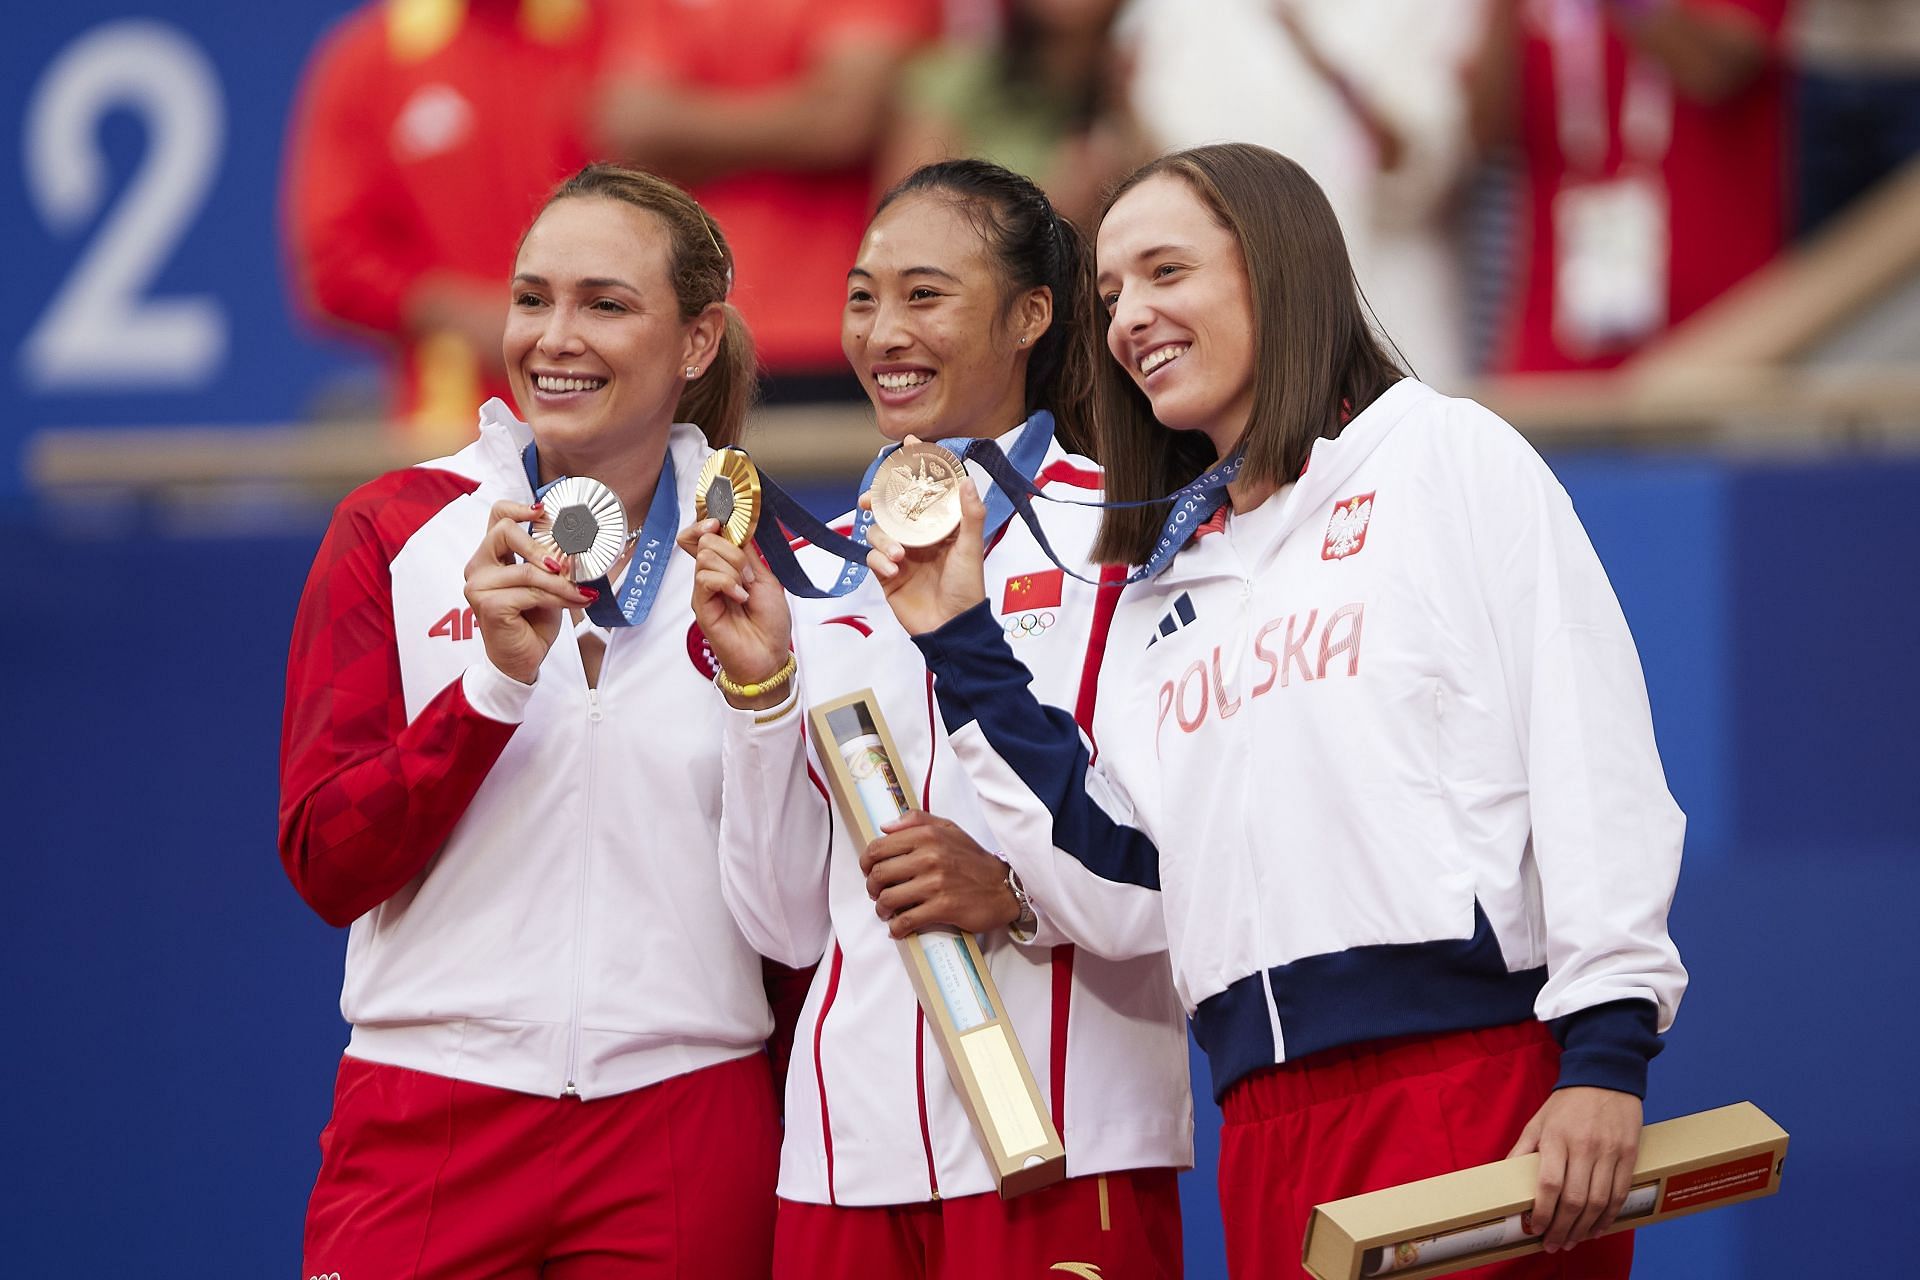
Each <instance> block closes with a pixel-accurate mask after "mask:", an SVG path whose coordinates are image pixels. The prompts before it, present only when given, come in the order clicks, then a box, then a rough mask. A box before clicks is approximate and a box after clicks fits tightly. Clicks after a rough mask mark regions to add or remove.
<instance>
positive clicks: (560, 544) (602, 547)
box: [530, 476, 627, 582]
mask: <svg viewBox="0 0 1920 1280" xmlns="http://www.w3.org/2000/svg"><path fill="white" fill-rule="evenodd" d="M540 511H541V514H540V518H539V519H538V520H535V521H534V522H533V525H532V527H531V529H530V532H531V533H532V534H533V541H534V544H535V545H536V546H538V547H539V548H540V549H541V550H542V551H544V552H547V553H548V554H550V555H552V554H558V553H559V552H562V551H564V552H566V553H567V554H568V555H569V556H571V557H573V563H572V577H573V580H574V581H575V582H592V581H594V580H595V579H596V578H604V577H606V576H607V573H608V572H609V571H610V570H611V569H612V568H613V566H614V563H615V562H616V561H618V560H619V559H620V553H621V552H622V551H624V550H626V546H627V509H626V508H625V507H623V506H621V505H620V498H619V495H617V494H615V493H614V491H613V490H611V489H609V488H607V486H605V485H604V484H601V483H600V482H599V481H598V480H594V479H590V478H589V477H587V476H568V477H566V478H565V479H564V480H560V481H558V482H556V483H555V484H554V485H553V486H552V487H551V488H549V489H548V490H547V491H546V493H545V495H544V496H542V498H541V499H540Z"/></svg>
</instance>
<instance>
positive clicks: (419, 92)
mask: <svg viewBox="0 0 1920 1280" xmlns="http://www.w3.org/2000/svg"><path fill="white" fill-rule="evenodd" d="M600 21H601V19H600V14H599V10H598V0H381V2H379V3H373V4H368V5H365V6H364V7H362V8H360V9H358V10H356V11H355V12H354V13H352V14H351V15H350V16H348V17H347V18H346V19H345V20H344V21H343V22H342V23H341V24H340V25H339V27H337V28H336V29H335V30H334V31H332V32H331V33H330V34H328V35H327V36H326V37H325V38H324V39H323V40H322V41H321V43H320V45H319V47H318V48H317V49H316V50H315V52H314V54H313V57H312V59H311V60H310V62H309V64H308V66H307V69H306V72H305V76H304V82H303V84H302V85H301V91H300V95H299V101H298V103H297V105H296V107H295V112H294V123H293V135H292V138H291V140H290V142H289V145H288V148H287V157H286V188H285V200H284V203H285V208H284V210H283V214H284V219H285V223H286V228H287V237H288V242H289V246H290V250H291V256H292V260H293V267H294V270H295V274H296V275H297V277H298V281H299V285H300V288H301V291H302V293H303V294H304V296H305V299H306V302H307V304H308V305H309V306H310V307H312V308H313V309H314V310H315V311H317V312H319V313H320V314H322V315H324V316H328V317H331V318H332V319H334V320H337V321H340V322H343V323H345V324H347V325H349V326H351V327H353V328H356V329H359V330H362V331H365V332H368V333H371V334H375V335H377V336H379V337H380V338H382V339H384V340H386V342H387V343H388V345H389V346H390V347H391V348H392V350H393V352H394V357H395V358H394V364H395V393H394V405H393V412H394V413H395V414H396V415H397V416H398V418H399V419H400V420H401V421H403V422H404V423H406V424H408V427H409V429H411V430H413V431H415V432H417V433H420V434H421V435H422V437H423V446H424V445H431V446H435V447H437V446H440V445H444V444H447V443H449V442H452V441H457V440H464V439H465V438H467V437H469V436H471V435H472V433H473V406H474V405H475V404H478V403H480V402H481V401H482V400H485V399H486V398H487V397H489V396H496V395H497V396H501V397H503V398H507V397H509V395H510V393H509V391H508V389H507V383H506V373H505V370H504V368H503V366H502V364H501V355H500V336H501V330H502V326H503V325H504V323H505V317H506V313H507V297H506V293H505V291H504V287H503V285H502V284H501V282H502V281H504V280H505V279H506V278H507V275H508V273H509V272H510V271H511V270H512V267H513V254H514V249H515V247H516V245H517V243H518V241H519V237H520V233H521V231H523V230H524V229H525V228H526V227H527V225H528V224H529V223H530V222H532V221H533V215H534V213H535V212H536V211H537V210H538V209H539V208H540V205H541V202H542V201H543V200H545V199H546V197H547V194H548V193H549V192H550V191H551V189H552V188H553V186H554V185H555V184H556V183H558V182H559V181H560V180H561V179H562V178H564V177H566V176H567V175H568V174H569V173H571V172H573V171H574V170H576V169H578V168H579V167H580V166H581V165H582V164H584V163H586V161H587V159H588V158H589V157H588V156H587V153H586V142H585V139H586V127H587V123H588V116H587V111H588V107H589V101H588V97H587V92H586V91H587V87H588V86H589V85H590V83H591V77H592V72H593V69H594V67H595V65H596V60H597V56H598V34H599V24H600Z"/></svg>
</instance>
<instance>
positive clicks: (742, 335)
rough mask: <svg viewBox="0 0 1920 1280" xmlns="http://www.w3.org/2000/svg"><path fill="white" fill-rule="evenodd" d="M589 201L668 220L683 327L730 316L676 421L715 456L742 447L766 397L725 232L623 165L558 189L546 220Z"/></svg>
mask: <svg viewBox="0 0 1920 1280" xmlns="http://www.w3.org/2000/svg"><path fill="white" fill-rule="evenodd" d="M585 199H602V200H618V201H620V202H621V203H623V204H630V205H632V206H633V207H634V208H636V209H644V210H645V211H646V212H648V213H651V214H653V215H654V216H655V217H656V218H658V219H660V222H661V225H663V226H664V227H666V229H667V239H668V244H669V249H668V261H667V272H668V275H669V277H670V279H671V280H672V282H673V295H674V298H675V299H676V300H677V301H678V302H679V304H680V318H681V319H682V320H692V319H693V318H694V317H695V316H697V315H699V314H700V313H701V312H702V311H705V310H706V309H707V308H708V307H710V306H712V305H713V304H715V303H719V304H720V305H721V306H722V307H723V308H724V309H725V312H726V329H725V331H724V332H723V333H722V334H721V335H720V348H719V350H718V351H717V352H715V353H714V357H713V362H712V363H711V364H710V365H708V366H707V371H706V372H705V373H704V374H702V375H701V376H700V377H698V378H696V379H694V380H693V381H692V382H689V383H688V384H687V389H686V390H685V391H683V392H681V394H680V402H679V403H678V404H677V405H675V406H674V410H673V415H674V418H675V420H676V421H679V422H691V423H694V424H696V425H698V426H699V427H700V429H701V430H702V431H704V432H705V433H706V436H707V441H708V442H709V443H710V444H712V445H713V446H714V447H715V448H721V447H723V446H726V445H730V444H734V443H737V442H738V441H739V439H740V433H741V431H742V429H743V428H744V427H745V425H746V420H747V410H748V409H750V408H752V406H753V400H754V396H755V395H756V394H757V393H758V391H759V377H758V370H757V367H756V366H757V360H756V357H755V355H754V350H753V335H752V334H751V333H749V332H747V322H746V321H745V320H744V319H742V318H741V315H740V312H739V310H738V309H737V308H735V307H734V305H733V304H732V303H730V302H728V301H727V293H728V292H729V290H730V289H731V288H732V285H733V251H732V249H731V248H729V247H728V245H727V237H726V235H725V234H724V233H723V232H722V231H721V230H720V224H719V223H718V222H715V221H714V220H713V218H712V217H710V216H709V215H708V213H707V211H706V210H705V209H702V208H701V207H700V205H699V203H698V202H696V201H695V200H694V198H693V197H692V196H690V195H688V194H687V193H686V192H684V191H682V190H681V189H680V188H679V187H676V186H674V185H673V184H672V183H671V182H668V181H667V180H666V179H664V178H656V177H655V176H654V175H653V174H650V173H647V172H645V171H643V170H640V169H630V168H627V167H626V166H624V165H617V164H590V165H588V166H587V167H586V168H584V169H582V170H581V171H580V172H578V173H576V174H574V175H573V176H572V177H571V178H568V179H567V180H566V181H565V182H563V183H561V184H560V185H559V186H558V187H556V188H554V192H553V194H552V195H550V196H548V197H547V202H546V204H544V205H542V206H540V212H541V213H545V212H546V211H547V209H548V208H549V207H550V206H552V205H554V204H557V203H559V202H560V201H562V200H585ZM538 220H539V219H538V217H536V218H535V221H538Z"/></svg>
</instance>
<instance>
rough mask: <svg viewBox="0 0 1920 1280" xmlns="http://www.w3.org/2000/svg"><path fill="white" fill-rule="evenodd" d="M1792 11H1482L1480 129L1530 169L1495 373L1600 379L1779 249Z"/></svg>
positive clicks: (1599, 3)
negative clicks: (1785, 40)
mask: <svg viewBox="0 0 1920 1280" xmlns="http://www.w3.org/2000/svg"><path fill="white" fill-rule="evenodd" d="M1786 3H1787V0H1492V6H1491V9H1490V14H1489V21H1488V24H1487V35H1486V41H1485V44H1484V47H1483V50H1482V55H1481V58H1480V60H1479V66H1478V70H1477V75H1476V81H1475V87H1476V95H1477V96H1476V103H1475V108H1476V120H1477V122H1478V124H1479V127H1480V130H1481V132H1482V135H1483V137H1484V138H1485V139H1486V140H1487V141H1489V142H1498V141H1500V140H1501V139H1504V138H1506V137H1510V136H1512V135H1513V134H1514V131H1515V130H1516V129H1517V131H1518V143H1519V149H1520V153H1521V156H1522V159H1523V162H1524V165H1525V168H1526V175H1527V177H1526V186H1527V192H1526V197H1525V209H1526V218H1525V226H1526V234H1525V235H1523V236H1522V237H1521V238H1520V240H1519V241H1518V243H1517V245H1516V252H1517V253H1518V254H1519V255H1520V263H1521V265H1520V270H1519V272H1518V281H1517V285H1518V291H1517V296H1516V298H1515V300H1514V304H1513V305H1512V306H1511V307H1510V310H1509V313H1508V321H1507V324H1506V326H1505V330H1506V332H1505V334H1504V336H1503V339H1502V344H1501V345H1502V352H1501V356H1500V358H1499V359H1498V360H1497V363H1498V364H1499V365H1500V366H1501V367H1502V368H1504V369H1507V370H1511V371H1518V372H1531V371H1543V370H1567V369H1604V368H1610V367H1612V366H1613V365H1616V364H1618V363H1619V362H1620V361H1621V360H1623V359H1625V358H1626V357H1627V356H1628V355H1631V354H1632V353H1633V352H1634V351H1636V350H1638V349H1639V348H1640V347H1641V346H1643V345H1645V344H1646V343H1647V342H1648V341H1649V340H1650V339H1652V338H1653V337H1655V336H1657V335H1658V334H1660V333H1661V332H1663V331H1664V330H1665V329H1667V328H1668V327H1669V326H1671V325H1673V324H1677V323H1678V322H1680V321H1682V320H1685V319H1686V318H1687V317H1688V316H1690V315H1692V314H1693V313H1694V312H1695V311H1698V310H1699V309H1700V308H1701V307H1703V306H1705V305H1706V304H1707V303H1708V302H1710V301H1712V300H1713V299H1714V298H1715V297H1716V296H1718V295H1719V294H1720V293H1721V292H1722V291H1723V290H1725V289H1726V288H1727V287H1728V286H1729V285H1731V284H1733V283H1734V282H1736V281H1737V280H1739V279H1740V278H1741V277H1742V276H1744V275H1746V274H1747V273H1748V272H1750V271H1752V270H1753V269H1754V268H1755V267H1758V266H1760V265H1761V264H1762V263H1764V262H1766V261H1767V260H1768V259H1769V258H1771V257H1772V256H1773V255H1774V253H1775V252H1776V251H1777V250H1778V249H1779V247H1780V243H1781V238H1782V222H1783V206H1784V198H1783V192H1784V187H1783V185H1782V175H1783V172H1784V159H1783V154H1782V131H1783V119H1782V113H1783V111H1784V106H1785V104H1784V100H1783V97H1782V91H1781V87H1782V70H1781V66H1780V61H1779V59H1778V58H1777V57H1776V56H1775V51H1776V44H1777V40H1778V36H1779V33H1780V29H1781V24H1782V21H1783V18H1784V15H1785V9H1786Z"/></svg>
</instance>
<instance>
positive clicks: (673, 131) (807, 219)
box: [600, 0, 940, 393]
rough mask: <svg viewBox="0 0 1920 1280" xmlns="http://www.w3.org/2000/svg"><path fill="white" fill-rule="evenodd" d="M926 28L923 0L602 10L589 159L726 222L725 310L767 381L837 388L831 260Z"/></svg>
mask: <svg viewBox="0 0 1920 1280" xmlns="http://www.w3.org/2000/svg"><path fill="white" fill-rule="evenodd" d="M939 18H940V13H939V5H938V0H627V2H626V3H624V4H622V5H621V6H620V7H619V8H618V9H617V10H614V11H612V12H611V13H610V25H609V29H608V36H607V57H608V68H609V80H610V84H609V89H608V91H607V93H606V96H605V98H604V99H603V102H602V110H601V113H600V125H601V127H602V129H603V131H604V133H603V137H604V146H605V149H606V150H608V151H609V152H610V153H611V154H614V155H617V156H618V157H619V158H621V159H622V160H625V161H627V162H629V163H633V164H638V165H641V166H644V167H646V168H648V169H651V170H653V171H655V172H659V173H665V174H669V175H671V176H672V177H674V178H675V179H676V180H678V181H680V182H682V183H683V184H685V185H687V187H688V188H689V189H690V190H691V191H692V192H693V194H694V195H695V196H696V197H697V198H698V199H699V201H700V203H701V204H702V205H704V206H705V207H706V208H707V209H708V210H710V211H711V212H712V214H713V216H714V217H715V218H716V219H717V220H718V221H719V222H720V223H721V225H723V226H725V227H726V228H727V234H728V237H729V239H731V241H732V242H733V248H734V253H735V255H736V259H737V261H738V263H739V273H740V274H739V279H738V280H737V281H736V282H735V286H734V294H733V300H734V302H735V304H736V305H738V306H739V308H740V310H741V311H742V312H743V313H744V314H745V315H746V318H747V323H748V325H749V326H751V328H752V329H753V336H754V341H755V344H756V345H757V346H758V348H759V351H760V358H761V359H762V360H763V361H764V362H765V364H766V367H767V368H768V370H770V371H771V372H773V373H775V374H786V375H808V374H814V375H825V376H827V377H828V378H830V379H831V380H832V381H833V382H834V383H835V384H836V385H839V384H841V383H846V373H845V369H844V364H843V361H842V357H841V353H840V302H841V299H842V298H844V297H845V295H846V273H847V264H848V263H849V262H852V261H853V260H854V258H855V257H856V256H857V253H858V250H859V247H860V236H861V234H862V232H864V231H865V229H866V225H867V212H868V210H869V208H870V207H871V205H872V202H873V197H874V194H875V186H876V180H875V173H874V163H875V157H876V152H877V150H878V148H879V145H880V139H881V135H882V132H883V130H884V126H885V124H886V118H887V113H888V107H889V104H890V103H891V101H892V99H893V93H894V87H895V83H896V81H897V80H898V78H899V74H900V69H901V67H902V66H903V65H904V63H905V61H906V59H907V57H908V56H909V55H910V54H911V53H912V52H913V51H914V49H915V48H916V47H918V46H919V45H920V44H921V43H922V42H923V41H924V40H926V39H927V38H928V37H930V36H932V35H933V34H934V33H935V32H936V31H937V29H938V27H939ZM786 381H788V382H789V383H790V384H795V382H796V380H794V379H791V378H789V379H787V380H786ZM846 385H847V389H848V391H849V393H851V392H852V386H851V383H846Z"/></svg>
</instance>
